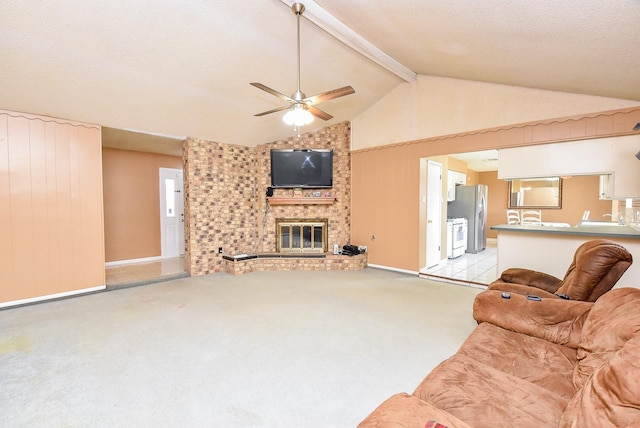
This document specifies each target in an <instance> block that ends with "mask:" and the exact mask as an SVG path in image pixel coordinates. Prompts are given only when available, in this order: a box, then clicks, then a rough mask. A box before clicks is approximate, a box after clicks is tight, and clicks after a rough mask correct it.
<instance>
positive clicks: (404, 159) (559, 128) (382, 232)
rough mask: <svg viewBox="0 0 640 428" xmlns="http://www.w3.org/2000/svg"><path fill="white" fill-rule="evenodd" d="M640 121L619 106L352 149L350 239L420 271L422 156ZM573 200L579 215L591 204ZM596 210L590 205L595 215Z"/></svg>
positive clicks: (618, 129) (587, 133) (585, 134)
mask: <svg viewBox="0 0 640 428" xmlns="http://www.w3.org/2000/svg"><path fill="white" fill-rule="evenodd" d="M638 122H640V108H632V109H621V110H619V111H607V112H602V113H594V114H589V115H583V116H575V117H571V118H559V119H557V120H549V121H544V122H535V123H526V124H518V125H511V126H507V127H502V128H492V129H487V130H482V131H476V132H470V133H462V134H457V135H450V136H445V137H435V138H427V139H424V140H416V141H410V142H403V143H398V144H393V145H388V146H384V147H374V148H369V149H363V150H356V151H354V152H353V153H352V188H353V191H352V206H351V209H352V226H351V241H352V242H353V243H355V244H357V245H367V246H368V247H369V254H368V261H369V263H370V264H373V265H379V266H386V267H392V268H396V269H402V270H408V271H413V272H416V271H418V270H419V269H420V268H421V267H422V266H421V265H420V264H421V262H422V261H423V260H424V250H423V248H422V246H421V244H420V242H421V239H423V238H421V237H424V236H425V233H426V232H425V224H426V219H423V218H421V215H422V214H421V213H424V212H426V210H425V209H424V207H422V206H421V204H423V203H426V202H422V201H423V199H422V197H421V193H420V192H421V185H422V184H421V180H420V165H421V159H423V158H431V157H433V156H440V155H446V154H450V153H452V152H453V151H454V150H455V152H456V153H462V152H468V151H477V150H486V149H495V148H502V147H516V146H523V145H530V144H542V143H547V142H556V141H557V142H559V141H569V140H577V139H587V138H597V137H602V136H616V135H627V134H629V133H630V132H631V129H632V128H633V126H634V125H635V124H636V123H638ZM445 168H446V167H445ZM479 180H480V181H481V179H480V178H479ZM569 181H570V180H569ZM505 193H506V191H505ZM490 197H491V195H490ZM573 205H574V206H575V209H576V210H578V211H579V212H580V216H581V213H582V211H583V210H584V209H587V208H586V207H583V206H582V205H583V202H581V201H578V202H577V203H573ZM505 206H506V202H505ZM568 206H569V205H568ZM372 207H375V209H373V208H372ZM598 209H600V208H594V209H593V210H592V217H594V216H595V215H596V214H595V212H594V211H595V210H598ZM574 215H575V214H571V215H570V216H571V218H573V216H574ZM548 218H549V220H551V219H552V218H553V217H552V216H551V215H549V216H548ZM496 221H497V220H496ZM574 221H576V222H577V220H574ZM571 223H573V221H572V222H571ZM372 236H375V237H376V238H375V239H372Z"/></svg>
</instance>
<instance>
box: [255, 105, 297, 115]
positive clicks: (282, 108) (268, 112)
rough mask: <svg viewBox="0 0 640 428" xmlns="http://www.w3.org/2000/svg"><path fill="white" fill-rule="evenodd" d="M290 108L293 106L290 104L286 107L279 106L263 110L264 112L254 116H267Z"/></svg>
mask: <svg viewBox="0 0 640 428" xmlns="http://www.w3.org/2000/svg"><path fill="white" fill-rule="evenodd" d="M290 108H291V106H290V105H288V106H284V107H278V108H274V109H273V110H269V111H263V112H262V113H258V114H254V116H265V115H267V114H271V113H275V112H278V111H282V110H288V109H290Z"/></svg>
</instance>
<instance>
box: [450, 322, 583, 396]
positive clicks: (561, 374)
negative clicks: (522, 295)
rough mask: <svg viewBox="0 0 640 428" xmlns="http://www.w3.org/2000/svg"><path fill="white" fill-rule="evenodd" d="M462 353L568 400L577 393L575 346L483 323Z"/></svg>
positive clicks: (460, 352) (462, 349)
mask: <svg viewBox="0 0 640 428" xmlns="http://www.w3.org/2000/svg"><path fill="white" fill-rule="evenodd" d="M458 353H459V354H463V355H466V356H467V357H469V358H473V359H474V360H476V361H478V362H480V363H482V364H486V365H488V366H491V367H493V368H495V369H498V370H500V371H502V372H504V373H507V374H510V375H513V376H516V377H518V378H520V379H524V380H526V381H529V382H532V383H535V384H536V385H538V386H541V387H543V388H546V389H548V390H550V391H553V392H555V393H557V394H559V395H561V396H562V397H564V398H565V399H566V400H569V399H571V397H573V396H574V395H575V393H576V389H575V388H574V386H573V381H572V374H573V369H574V367H575V365H576V351H575V349H572V348H569V347H566V346H562V345H557V344H555V343H553V342H549V341H547V340H544V339H539V338H537V337H533V336H527V335H525V334H520V333H515V332H513V331H509V330H506V329H504V328H501V327H497V326H495V325H493V324H489V323H482V324H480V325H479V326H478V327H477V328H476V329H475V330H474V331H473V332H472V333H471V334H470V335H469V337H468V338H467V340H465V342H464V343H463V344H462V346H461V347H460V350H459V351H458Z"/></svg>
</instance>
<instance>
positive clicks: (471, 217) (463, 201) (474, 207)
mask: <svg viewBox="0 0 640 428" xmlns="http://www.w3.org/2000/svg"><path fill="white" fill-rule="evenodd" d="M488 190H489V189H488V188H487V186H486V185H484V184H476V185H475V186H458V187H456V200H455V201H451V202H449V203H448V205H447V217H449V218H451V217H464V218H466V219H467V222H468V230H467V252H468V253H478V252H480V251H482V250H484V249H485V247H486V246H487V193H488Z"/></svg>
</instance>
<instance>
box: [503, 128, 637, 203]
mask: <svg viewBox="0 0 640 428" xmlns="http://www.w3.org/2000/svg"><path fill="white" fill-rule="evenodd" d="M639 146H640V135H638V134H634V135H625V136H621V137H605V138H595V139H590V140H578V141H569V142H564V143H551V144H540V145H535V146H523V147H510V148H506V149H500V150H498V157H499V166H498V178H499V179H501V180H512V179H516V178H540V177H570V176H573V175H604V176H605V177H608V178H605V179H603V189H602V190H606V191H605V195H604V197H602V196H601V198H602V199H626V198H638V197H640V168H638V159H637V158H636V156H635V154H636V153H637V152H638V147H639ZM607 182H608V184H607ZM607 188H608V189H607ZM600 195H602V191H601V192H600Z"/></svg>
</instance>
